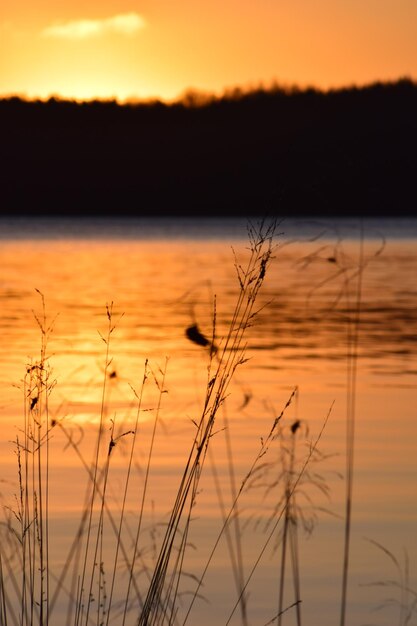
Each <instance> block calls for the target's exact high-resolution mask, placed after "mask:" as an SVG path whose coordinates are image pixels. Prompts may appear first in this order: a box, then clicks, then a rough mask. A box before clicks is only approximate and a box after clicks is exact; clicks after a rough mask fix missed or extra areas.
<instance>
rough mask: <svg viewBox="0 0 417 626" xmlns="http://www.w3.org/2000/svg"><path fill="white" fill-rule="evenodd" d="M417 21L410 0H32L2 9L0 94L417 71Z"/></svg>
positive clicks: (74, 94) (165, 92)
mask: <svg viewBox="0 0 417 626" xmlns="http://www.w3.org/2000/svg"><path fill="white" fill-rule="evenodd" d="M416 23H417V4H416V3H415V2H413V1H410V0H399V1H397V2H394V1H393V0H390V1H388V2H384V3H380V2H375V1H373V0H372V1H369V2H366V3H359V2H356V0H349V1H347V2H340V0H339V2H336V3H335V2H330V1H329V0H319V1H318V2H315V3H314V4H313V3H308V2H305V1H303V2H300V3H297V5H294V4H292V3H290V2H289V1H288V0H285V1H283V2H279V3H278V2H266V1H262V2H259V3H249V2H243V3H242V2H240V3H239V4H238V3H237V2H235V0H231V1H230V2H228V3H220V2H218V1H217V0H216V1H215V2H211V3H192V2H190V1H189V0H181V1H180V2H177V3H175V6H174V4H173V3H169V2H166V1H165V2H162V3H158V5H157V6H155V5H152V3H148V2H144V3H142V4H141V5H140V6H137V5H134V4H133V3H131V2H126V3H125V4H124V5H122V6H121V5H120V3H116V2H114V0H107V1H106V2H104V3H102V4H99V3H98V2H96V1H94V0H89V1H88V2H87V3H81V2H71V3H70V2H69V1H68V0H67V1H64V2H62V3H60V4H59V5H57V4H56V3H52V2H50V1H48V0H35V2H31V3H29V1H28V0H24V1H23V2H22V3H19V5H17V4H15V3H14V4H13V3H7V6H5V7H3V8H2V15H1V17H0V57H1V65H0V95H2V96H6V95H12V94H18V95H22V96H26V97H29V98H36V97H41V98H47V97H49V96H51V95H58V96H61V97H67V98H75V99H89V98H95V97H98V98H117V99H119V100H125V99H129V98H150V97H158V98H162V99H172V98H176V97H178V96H179V95H181V94H182V93H184V91H186V90H187V89H190V88H194V89H198V90H201V91H207V92H210V93H213V92H214V93H217V94H221V93H223V92H224V90H225V89H227V88H233V87H235V86H240V87H243V88H250V87H257V86H259V85H260V84H262V85H264V86H270V85H271V84H273V83H274V82H276V83H279V84H283V85H293V84H297V85H300V86H306V85H313V86H317V87H321V88H329V87H338V86H341V85H351V84H365V83H369V82H372V81H376V80H395V79H397V78H399V77H402V76H409V77H411V78H416V77H417V38H416V37H415V24H416Z"/></svg>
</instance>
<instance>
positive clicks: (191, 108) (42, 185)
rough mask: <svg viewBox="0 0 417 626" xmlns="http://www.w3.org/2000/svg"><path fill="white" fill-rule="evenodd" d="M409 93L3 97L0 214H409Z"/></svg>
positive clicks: (415, 204) (416, 91)
mask: <svg viewBox="0 0 417 626" xmlns="http://www.w3.org/2000/svg"><path fill="white" fill-rule="evenodd" d="M416 111H417V85H416V84H415V83H413V82H412V81H410V80H406V79H404V80H400V81H398V82H395V83H389V84H380V83H376V84H373V85H369V86H367V87H363V88H355V87H352V88H347V89H341V90H334V91H329V92H322V91H319V90H315V89H307V90H297V89H291V90H285V89H279V88H276V89H271V90H258V91H253V92H250V93H244V94H242V93H240V92H234V93H231V94H229V95H225V96H224V97H222V98H219V99H215V98H206V99H205V98H201V97H199V96H198V94H197V95H193V94H189V95H188V97H187V98H186V99H184V100H183V101H182V102H177V103H174V104H164V103H161V102H151V103H138V104H125V105H119V104H117V103H115V102H99V101H97V102H89V103H76V102H69V101H60V100H56V99H50V100H48V101H47V102H40V101H35V102H30V101H25V100H22V99H19V98H16V97H13V98H7V99H3V100H0V133H1V143H0V167H1V177H2V181H3V182H2V192H1V206H2V209H1V211H2V214H12V215H34V216H36V215H48V214H52V215H74V216H77V215H94V214H98V215H103V216H106V215H117V216H121V215H126V216H129V215H132V216H139V215H170V214H174V215H185V214H187V215H193V214H196V215H198V214H204V215H230V216H232V215H255V214H257V213H259V214H263V213H264V212H266V211H269V212H272V213H277V214H280V215H287V216H292V215H296V216H299V215H300V216H301V215H302V216H310V215H314V216H317V215H340V216H346V215H359V214H361V215H370V216H371V215H382V214H385V215H399V214H402V215H414V214H415V212H416V208H417V177H416V172H417V114H416Z"/></svg>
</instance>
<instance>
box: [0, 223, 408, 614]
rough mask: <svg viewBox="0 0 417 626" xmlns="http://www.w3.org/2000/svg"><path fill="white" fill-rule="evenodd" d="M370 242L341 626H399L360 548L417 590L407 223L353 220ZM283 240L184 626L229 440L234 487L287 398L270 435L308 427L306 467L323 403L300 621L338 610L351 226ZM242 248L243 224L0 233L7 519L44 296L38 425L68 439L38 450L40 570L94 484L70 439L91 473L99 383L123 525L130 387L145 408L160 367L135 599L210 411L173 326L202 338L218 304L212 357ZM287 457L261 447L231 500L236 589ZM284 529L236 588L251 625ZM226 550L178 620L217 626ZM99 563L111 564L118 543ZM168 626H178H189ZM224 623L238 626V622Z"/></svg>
mask: <svg viewBox="0 0 417 626" xmlns="http://www.w3.org/2000/svg"><path fill="white" fill-rule="evenodd" d="M363 229H364V230H363V232H364V248H363V250H364V257H363V272H362V293H361V312H360V325H359V347H358V353H359V359H358V373H357V397H356V419H357V421H356V445H355V481H354V504H353V528H352V547H351V576H350V583H349V595H348V598H349V606H348V623H349V624H352V625H354V626H355V625H358V626H359V625H361V624H371V623H372V624H380V625H381V626H392V624H396V623H398V607H397V606H396V605H395V604H394V605H392V604H391V605H389V606H387V607H384V608H383V609H382V610H378V611H376V612H375V609H376V607H378V606H379V607H380V606H381V605H384V603H385V602H386V601H387V600H389V599H390V598H395V599H397V598H398V599H400V597H401V594H400V590H399V589H398V588H396V587H395V586H390V585H388V586H386V585H385V584H384V585H381V584H379V585H375V583H386V582H387V581H393V580H394V581H395V580H397V579H398V574H397V572H396V571H395V568H394V566H393V563H392V562H391V561H390V559H389V558H388V557H387V555H386V554H384V553H383V551H382V550H380V549H378V548H377V547H376V546H375V545H374V544H373V543H372V541H374V542H378V543H379V544H382V545H383V546H384V547H385V548H387V549H388V550H390V551H391V552H392V553H394V554H395V555H396V556H397V557H398V558H399V560H400V562H401V563H403V562H404V558H405V557H404V555H405V554H408V556H409V558H410V562H411V567H410V582H409V585H410V587H411V588H412V589H413V590H414V591H416V590H417V581H416V569H415V567H414V564H415V557H416V554H417V546H416V540H415V537H416V529H417V488H416V484H417V482H416V479H417V475H416V470H417V455H416V443H417V439H416V435H417V420H416V417H417V415H416V406H417V361H416V344H417V308H416V307H417V286H416V285H417V282H416V276H417V222H416V221H411V220H408V221H407V222H406V223H405V222H395V221H382V220H380V221H375V222H367V223H365V224H364V225H363ZM278 231H279V232H283V233H284V234H283V235H278V236H277V238H276V244H277V247H276V250H275V253H274V258H273V261H272V264H271V266H270V268H269V271H268V273H267V276H266V280H265V283H264V285H263V288H262V291H261V293H260V297H259V300H258V304H259V307H258V308H259V309H260V311H259V314H258V316H257V318H256V320H255V321H254V324H253V326H252V327H250V328H249V329H248V331H247V349H246V356H247V357H248V359H249V360H248V362H246V363H245V364H244V365H242V366H241V367H240V368H239V369H238V371H237V373H236V376H235V379H234V382H233V384H232V385H231V387H230V389H229V392H230V395H229V397H228V398H227V401H226V403H225V406H224V409H223V410H222V411H220V413H219V415H218V427H217V429H216V434H215V436H214V437H213V438H212V442H211V450H212V452H210V454H209V456H208V458H207V463H206V465H205V468H204V474H203V478H202V482H201V484H200V488H199V493H198V495H197V499H196V505H195V507H194V509H193V511H194V518H195V519H194V520H193V523H192V526H191V535H190V538H189V542H190V548H189V550H188V552H187V560H186V564H185V566H184V569H185V571H186V573H187V576H186V577H185V579H184V583H183V585H182V592H183V595H182V599H183V600H182V602H183V604H182V608H181V611H184V614H185V611H186V609H187V606H188V603H189V599H190V595H189V592H190V591H192V590H193V589H194V587H195V579H194V577H196V576H199V575H200V574H201V571H202V569H203V567H204V565H205V563H206V561H207V557H208V554H209V553H210V550H211V547H212V545H213V543H214V541H215V538H216V536H217V533H218V531H219V528H220V527H221V523H222V522H221V519H222V513H221V508H222V506H223V507H224V509H225V510H228V507H230V503H231V500H232V499H233V498H232V495H231V492H232V491H233V488H232V487H231V486H230V476H229V469H228V463H227V458H228V457H227V445H228V444H227V442H228V441H229V443H230V445H231V448H232V454H233V467H234V473H235V477H234V480H235V483H236V485H238V486H239V485H240V484H241V481H242V480H243V478H244V477H245V476H246V473H247V472H248V470H249V468H250V466H251V464H252V461H253V459H254V458H255V457H256V455H257V453H258V451H259V447H260V441H261V438H262V437H265V436H266V435H267V434H268V432H269V429H270V427H271V424H272V422H273V421H274V418H275V417H276V416H277V415H278V414H279V413H280V411H281V410H282V409H283V407H284V405H285V403H286V401H287V399H288V397H289V395H290V394H291V392H292V390H293V389H294V388H295V387H297V389H298V393H297V396H296V399H295V400H294V401H293V403H292V404H291V406H290V407H289V408H288V410H287V412H286V414H285V417H284V418H283V420H282V437H283V439H284V444H285V445H290V443H289V442H290V441H292V439H291V425H293V424H294V422H295V421H296V420H300V421H301V425H302V426H301V428H300V429H299V430H298V431H297V434H296V436H297V452H296V457H297V463H298V466H299V467H301V466H302V464H303V461H304V460H305V458H306V454H307V453H308V449H309V447H308V446H309V443H308V442H310V441H312V440H313V441H314V439H315V438H316V437H317V434H318V433H319V431H320V429H321V427H322V425H323V422H324V419H325V417H326V415H327V414H328V412H329V410H330V407H332V409H331V415H330V418H329V421H328V423H327V426H326V428H325V431H324V434H323V436H322V439H321V440H320V444H319V449H320V451H321V453H322V455H323V457H322V459H321V460H316V461H315V462H314V463H315V464H314V466H312V467H311V474H310V478H311V482H306V483H305V484H304V485H302V486H301V489H300V493H299V495H298V496H297V502H298V504H299V506H300V515H301V516H303V518H304V522H305V523H304V525H303V524H302V517H300V518H299V533H298V535H299V567H300V579H301V599H302V604H301V611H302V617H303V623H305V624H311V625H313V626H314V624H318V623H320V624H322V625H323V626H326V625H327V626H330V625H332V624H335V623H337V620H338V617H337V615H338V607H339V606H340V585H341V570H342V547H343V515H344V498H345V482H344V474H345V429H346V424H345V422H346V405H347V396H346V393H347V392H346V379H347V357H346V354H347V349H348V346H349V340H348V337H349V335H348V333H349V329H350V328H352V327H351V321H352V319H353V315H354V314H353V313H352V307H354V304H355V297H356V293H357V292H356V289H357V280H358V271H357V268H358V262H359V252H360V238H359V234H360V226H359V225H358V224H357V223H355V222H329V221H327V222H325V221H317V222H308V223H304V222H301V221H300V222H292V223H287V224H286V223H285V222H284V223H282V224H281V225H280V227H279V228H278ZM247 245H248V244H247V239H246V234H245V223H244V222H241V221H236V220H230V221H223V222H210V221H205V222H202V221H199V222H192V221H184V220H183V221H169V220H167V221H164V222H158V221H147V222H143V221H142V222H140V221H138V222H130V223H128V224H127V223H125V222H118V221H114V222H110V223H109V222H87V221H84V222H83V221H79V222H76V221H68V222H65V223H64V222H62V221H61V222H60V221H55V222H54V221H44V222H36V223H34V222H31V221H23V222H17V221H14V222H13V221H8V222H3V223H2V224H1V241H0V268H1V274H0V299H1V312H0V327H1V333H0V346H1V354H2V359H1V361H0V386H1V394H0V398H1V400H0V416H1V422H2V436H1V442H0V463H1V475H2V485H1V492H2V500H3V502H2V503H3V504H4V505H6V506H11V507H12V508H13V499H14V494H15V493H17V490H18V486H17V479H16V473H17V472H16V455H15V454H14V451H13V444H12V443H11V442H12V441H13V440H15V438H16V434H17V433H18V432H19V429H20V428H21V427H22V407H23V405H24V390H22V384H21V381H22V379H23V377H24V374H25V368H26V366H27V364H28V363H31V362H33V360H36V359H37V358H38V352H39V345H40V331H39V326H38V324H37V322H36V319H35V316H34V314H35V315H36V316H37V317H38V319H40V316H41V315H42V300H41V297H40V295H39V293H38V292H37V291H36V290H39V291H40V292H41V293H42V294H43V296H44V298H45V303H46V313H47V317H48V320H49V321H50V323H51V325H52V326H51V327H52V328H53V331H52V332H51V335H50V338H49V342H48V355H49V357H48V363H49V364H50V366H51V368H52V372H53V374H52V375H53V378H54V380H56V385H55V387H54V389H53V391H52V393H51V396H50V412H51V413H50V415H51V419H53V420H55V421H56V422H57V423H58V422H59V423H60V424H62V426H63V427H62V428H60V429H55V430H54V431H52V436H51V440H50V446H51V448H50V449H51V452H50V454H51V462H50V464H51V472H50V485H51V487H50V517H51V527H50V535H51V555H52V556H51V560H52V562H53V566H54V567H55V568H56V570H57V571H58V570H59V568H60V566H61V565H62V561H63V559H64V557H65V554H66V553H67V551H68V549H69V546H70V543H71V537H72V533H73V532H74V528H76V525H75V520H76V519H77V517H78V515H79V512H80V509H81V507H82V505H83V497H84V491H85V484H86V471H85V469H84V468H83V466H82V461H80V458H79V456H80V455H79V454H78V456H77V454H76V453H75V452H74V446H72V445H71V444H70V443H69V438H72V439H71V441H72V442H74V441H76V442H77V446H78V450H79V451H81V453H82V455H83V458H85V459H90V458H91V454H92V446H93V443H92V442H93V441H94V439H93V437H94V435H93V432H94V429H95V428H96V425H97V423H98V421H99V416H100V404H101V400H102V391H103V380H104V378H106V385H107V387H106V394H105V428H106V432H110V431H109V429H110V427H111V424H112V423H113V422H114V424H115V433H116V435H118V436H119V435H123V436H120V438H119V439H118V445H117V447H116V451H117V453H118V454H117V455H114V456H115V457H116V458H113V459H112V461H113V462H114V465H113V468H112V471H113V473H112V479H111V484H110V485H109V494H110V495H109V502H111V503H112V506H113V508H114V510H118V507H120V503H118V496H119V495H120V492H121V489H122V487H121V485H123V480H124V478H123V476H124V474H123V472H124V468H125V467H126V459H127V454H128V452H127V451H128V447H129V435H124V433H126V432H127V431H129V430H131V429H132V424H134V419H135V416H136V405H137V400H136V397H135V393H134V391H133V390H135V391H136V393H137V390H138V389H139V387H140V381H141V380H142V377H143V372H144V363H145V360H146V359H148V360H149V366H150V368H152V372H153V373H154V374H155V378H156V379H157V380H158V381H159V384H160V379H161V373H160V370H163V369H164V368H165V365H166V368H167V373H166V382H165V385H166V389H167V391H168V393H167V394H164V396H163V401H162V410H161V419H160V422H159V424H158V427H157V438H156V442H155V447H154V451H153V461H152V467H151V471H150V476H149V495H148V497H147V499H146V502H145V520H144V526H143V528H144V530H143V539H142V544H143V545H142V546H141V549H142V553H141V554H142V558H143V566H142V571H141V573H140V575H139V584H140V585H142V586H143V588H144V589H145V588H146V585H147V583H146V571H147V570H146V567H149V568H150V567H152V563H153V559H154V558H155V555H156V553H157V546H158V542H159V541H160V540H161V537H162V533H163V529H164V527H165V526H164V524H166V521H167V515H168V511H169V509H170V505H171V504H172V502H173V497H174V493H175V490H176V488H177V485H178V481H179V480H180V476H181V470H182V467H183V465H184V462H185V459H186V456H187V451H188V450H189V449H190V447H191V445H192V442H193V437H194V431H195V426H194V423H193V422H194V421H195V420H196V419H198V416H199V414H200V413H201V407H202V404H203V401H204V391H205V384H206V380H207V366H208V359H209V355H208V352H207V350H205V349H204V348H202V347H200V346H198V345H195V344H194V343H192V342H191V341H190V340H189V339H188V338H187V336H186V334H185V329H186V328H187V327H189V326H191V325H193V324H198V327H199V329H200V330H201V332H203V333H204V334H205V335H207V336H210V335H211V333H212V320H213V301H214V298H216V337H217V340H218V341H219V342H221V337H222V336H224V335H225V334H226V332H227V327H228V324H229V323H230V319H231V316H232V313H233V310H234V305H235V302H236V298H237V296H238V293H239V285H238V281H237V277H236V269H235V266H234V264H235V257H234V255H236V257H237V259H238V262H239V263H242V264H243V263H244V262H245V258H246V257H247V254H248V252H247ZM110 303H113V321H114V324H115V330H114V332H113V333H112V337H111V342H110V355H111V358H112V361H111V365H110V366H109V368H108V371H107V377H106V372H105V343H104V342H103V341H102V339H101V337H100V334H101V335H104V336H105V333H106V325H107V316H106V304H108V305H109V304H110ZM99 333H100V334H99ZM152 376H153V375H152ZM152 376H150V378H152ZM132 388H133V389H132ZM149 388H150V389H149V393H148V392H147V395H146V397H145V401H144V402H145V404H144V408H145V409H146V410H145V412H144V413H143V414H142V416H141V420H142V421H141V426H140V436H141V437H142V439H141V441H143V442H144V444H143V448H142V447H140V448H139V449H138V452H137V458H136V460H135V472H136V479H137V481H138V482H137V485H136V484H134V487H133V488H132V494H131V495H130V496H129V498H130V499H129V501H128V511H129V515H130V516H131V517H132V519H133V517H134V510H135V507H137V502H138V500H139V495H138V494H139V492H140V489H141V487H140V484H143V476H144V468H145V466H146V451H147V449H148V447H149V437H150V433H151V432H152V428H153V419H154V414H155V407H156V406H157V403H158V389H157V385H156V384H154V383H153V384H152V385H149ZM54 423H55V422H54ZM106 436H108V435H106ZM283 449H284V448H283V447H282V446H280V443H279V441H276V442H275V445H274V446H271V449H270V450H269V452H268V457H267V459H266V460H265V469H264V472H263V473H262V476H261V479H259V480H258V481H257V482H256V483H255V484H254V486H253V488H252V489H250V490H245V492H244V494H243V496H242V500H241V502H239V514H240V516H239V519H240V531H239V532H240V535H241V537H242V540H243V545H242V561H243V578H244V579H245V580H246V579H247V578H248V576H249V575H250V572H251V570H252V567H253V565H254V563H255V562H256V561H257V559H258V557H259V555H260V554H261V552H262V550H263V548H264V547H265V545H266V541H267V538H268V533H269V532H270V530H271V528H272V527H273V525H274V521H272V520H273V519H276V518H274V517H273V516H274V510H275V507H276V505H277V502H279V498H280V497H281V491H282V477H281V471H282V466H281V463H282V455H283ZM280 478H281V480H279V479H280ZM216 481H218V484H219V485H220V494H221V495H219V493H218V492H217V491H216ZM135 490H136V491H135ZM327 491H328V492H329V495H326V494H327ZM135 494H136V495H135ZM303 526H305V528H303ZM280 532H281V533H282V524H278V526H277V530H276V533H275V534H273V535H272V536H271V540H270V542H269V543H268V544H267V545H266V548H265V550H264V553H263V556H262V558H261V559H260V561H259V565H257V567H256V569H255V571H254V574H253V576H252V577H251V580H250V582H249V584H248V588H247V593H248V597H247V609H248V616H249V623H250V624H255V625H259V626H261V625H262V624H266V623H267V622H268V621H269V620H271V619H272V617H273V616H274V614H275V613H276V612H277V606H278V600H277V596H278V585H279V571H280V563H281V561H280V559H281V553H280V543H279V540H280ZM110 535H111V532H110V534H109V536H110ZM369 540H371V541H369ZM127 541H128V540H127ZM227 546H228V544H227V541H226V540H225V539H222V541H221V543H220V545H219V548H218V550H217V551H216V553H215V557H214V558H213V561H212V563H211V565H210V568H209V570H208V574H207V577H206V579H205V584H204V587H203V588H202V590H201V595H202V596H203V597H202V599H201V600H198V601H197V602H196V603H195V605H194V607H193V611H192V613H191V615H190V618H189V622H188V623H191V624H202V625H204V624H207V625H209V624H225V623H226V622H227V620H228V618H229V616H230V614H231V612H232V609H233V606H234V605H235V602H236V586H235V583H234V580H233V576H232V568H231V566H230V554H229V550H228V547H227ZM104 552H105V556H107V558H109V559H110V560H111V559H112V541H111V540H110V539H107V544H106V545H105V548H104ZM286 569H287V574H286V577H287V583H286V589H285V594H286V604H285V605H286V606H287V605H289V604H291V603H292V602H293V601H294V595H293V590H292V578H291V569H290V562H289V557H288V562H287V568H286ZM120 586H122V582H120ZM121 593H122V592H121ZM116 594H117V591H116ZM410 598H411V601H412V599H413V596H412V594H411V595H410ZM65 607H66V604H65V601H62V603H61V604H60V603H58V604H57V606H56V608H55V616H56V617H55V618H53V620H52V621H54V619H55V620H56V621H54V623H61V620H62V619H63V617H62V615H63V614H65V612H66V608H65ZM134 615H135V608H133V609H132V614H131V619H132V621H131V623H135V620H134ZM114 619H115V621H114V623H118V622H117V620H116V617H115V618H114ZM178 619H179V621H178V623H182V621H183V614H181V615H179V618H178ZM62 623H63V622H62ZM230 623H233V624H239V623H241V617H240V612H239V610H237V611H236V613H235V614H234V616H233V617H232V619H231V622H230ZM283 623H284V624H287V625H288V626H291V625H292V624H296V618H295V611H294V610H293V611H289V612H288V613H286V615H285V619H284V620H283ZM411 623H412V622H411Z"/></svg>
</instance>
